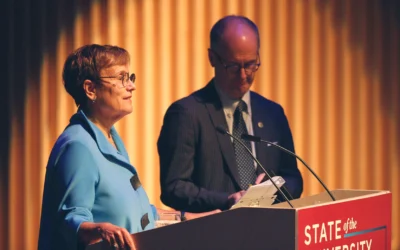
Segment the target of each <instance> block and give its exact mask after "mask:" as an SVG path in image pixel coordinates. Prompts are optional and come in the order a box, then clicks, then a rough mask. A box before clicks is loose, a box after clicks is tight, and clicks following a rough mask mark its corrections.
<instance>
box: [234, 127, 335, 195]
mask: <svg viewBox="0 0 400 250" xmlns="http://www.w3.org/2000/svg"><path fill="white" fill-rule="evenodd" d="M241 137H242V139H243V140H245V141H254V142H263V143H267V144H268V145H270V146H274V147H277V148H279V149H280V150H282V151H283V152H285V153H288V154H290V155H292V156H294V157H296V158H297V159H299V160H300V161H301V162H302V163H303V164H304V166H306V168H307V169H308V170H309V171H310V172H311V173H312V174H313V175H314V177H315V178H317V180H318V181H319V183H321V185H322V186H323V187H324V189H325V190H326V192H328V194H329V196H330V197H331V198H332V200H333V201H335V200H336V199H335V197H333V195H332V193H331V191H329V189H328V188H327V187H326V186H325V184H324V183H323V182H322V180H321V179H320V178H319V177H318V176H317V174H316V173H315V172H314V171H313V170H312V169H311V168H310V167H309V166H308V165H307V163H305V161H303V159H301V158H300V157H299V156H297V155H296V154H295V153H293V152H292V151H290V150H288V149H286V148H284V147H282V146H279V145H278V144H276V143H272V142H269V141H266V140H262V139H261V138H260V137H258V136H253V135H248V134H242V136H241Z"/></svg>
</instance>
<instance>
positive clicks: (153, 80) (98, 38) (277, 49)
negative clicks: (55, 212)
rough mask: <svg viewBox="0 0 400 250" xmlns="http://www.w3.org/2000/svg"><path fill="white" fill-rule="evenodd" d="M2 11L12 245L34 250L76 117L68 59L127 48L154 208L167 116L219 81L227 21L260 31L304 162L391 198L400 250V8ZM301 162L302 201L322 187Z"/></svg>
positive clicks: (357, 0)
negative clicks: (65, 79) (217, 59)
mask: <svg viewBox="0 0 400 250" xmlns="http://www.w3.org/2000/svg"><path fill="white" fill-rule="evenodd" d="M3 4H4V5H5V6H4V9H3V10H5V18H6V22H5V24H6V25H5V32H2V34H3V43H4V42H5V43H6V50H4V51H3V52H4V53H5V58H4V57H3V60H2V61H3V62H2V64H1V65H4V67H2V70H3V71H4V72H5V73H4V74H2V84H3V85H2V86H3V87H2V89H3V91H1V94H0V95H1V104H4V106H5V107H6V108H3V110H2V112H3V115H2V117H3V122H2V125H1V133H2V134H1V138H2V139H1V158H0V161H1V176H0V180H1V186H0V188H1V189H0V201H1V205H0V212H1V214H0V248H1V249H26V250H30V249H36V245H37V238H38V232H39V221H40V209H41V199H42V192H43V182H44V176H45V167H46V163H47V159H48V156H49V153H50V150H51V148H52V146H53V144H54V142H55V140H56V139H57V136H58V135H59V134H60V133H61V132H62V131H63V129H64V128H65V126H66V125H67V124H68V121H69V118H70V116H71V115H72V114H73V113H74V112H75V111H76V107H75V104H74V102H73V100H72V98H71V97H69V96H68V94H67V93H66V91H65V90H64V87H63V84H62V79H61V72H62V66H63V63H64V60H65V59H66V57H67V55H68V54H69V53H70V52H71V51H73V50H74V49H76V48H78V47H79V46H81V45H84V44H88V43H99V44H113V45H118V46H121V47H124V48H126V49H127V50H128V51H129V52H130V54H131V72H135V73H136V75H137V84H136V85H137V90H136V91H135V92H134V94H133V107H134V108H133V113H132V114H131V115H128V116H127V117H125V118H124V119H123V120H121V121H120V122H119V123H118V124H117V125H116V128H117V130H118V131H119V133H120V135H121V136H122V138H123V140H124V142H125V145H126V147H127V149H128V153H129V155H130V157H131V161H132V163H133V164H134V166H135V167H136V168H137V169H138V172H139V174H140V177H141V180H142V183H143V184H144V186H145V189H146V191H147V193H148V195H149V197H150V200H151V202H152V203H154V204H155V205H157V206H162V204H161V202H160V200H159V196H160V186H159V164H158V155H157V150H156V141H157V138H158V135H159V132H160V128H161V125H162V119H163V115H164V112H165V111H166V109H167V108H168V106H169V104H171V103H172V102H173V101H175V100H177V99H178V98H181V97H184V96H186V95H188V94H189V93H191V92H193V91H194V90H196V89H199V88H201V87H203V86H204V85H205V84H206V83H207V82H208V81H209V80H210V79H211V77H212V75H213V69H212V68H211V66H210V64H209V62H208V58H207V48H208V46H209V31H210V29H211V27H212V25H213V24H214V23H215V22H216V21H217V20H218V19H219V18H221V17H222V16H224V15H227V14H242V15H246V16H248V17H249V18H251V19H252V20H253V21H254V22H255V23H256V24H258V26H259V29H260V35H261V50H260V56H261V60H262V65H261V68H260V70H259V71H258V72H257V75H256V81H255V83H254V85H253V87H252V88H253V90H255V91H258V92H259V93H261V94H262V95H264V96H265V97H267V98H270V99H272V100H274V101H276V102H279V103H280V104H282V106H283V107H284V109H285V111H286V114H287V116H288V119H289V122H290V125H291V128H292V132H293V136H294V140H295V146H296V151H297V153H298V154H299V155H300V156H302V158H303V159H304V160H305V161H306V162H308V163H309V164H310V165H311V167H313V168H314V170H315V172H317V173H318V174H319V175H320V177H321V178H322V179H323V180H324V181H325V182H326V184H327V186H328V187H330V188H331V189H378V190H390V191H391V192H392V193H393V201H392V202H393V214H392V218H393V220H392V222H393V232H392V246H393V247H392V248H393V249H400V237H399V234H400V217H399V216H400V212H399V211H400V207H399V201H400V200H399V196H400V184H399V177H400V171H399V168H400V159H399V147H400V132H399V131H398V128H399V127H400V120H399V114H400V102H399V98H400V87H399V79H400V78H399V73H398V72H399V69H400V67H399V61H400V58H399V55H400V53H399V26H400V20H399V19H400V17H399V1H396V0H393V1H390V0H386V1H379V0H365V1H363V0H331V1H329V0H243V1H239V0H204V1H203V0H125V1H112V0H109V1H107V0H102V1H97V0H92V1H89V0H88V1H78V0H73V1H71V0H58V1H51V0H36V1H34V0H14V1H13V0H5V1H3ZM4 53H3V54H4ZM2 106H3V105H2ZM4 106H3V107H4ZM4 117H5V119H4ZM299 166H300V170H301V172H302V174H303V176H304V180H305V188H304V194H303V196H307V195H311V194H316V193H319V192H322V191H323V190H322V188H321V186H320V185H319V184H318V182H317V181H316V180H315V179H314V178H313V177H312V176H311V174H310V173H308V171H306V169H305V168H303V166H301V164H300V163H299Z"/></svg>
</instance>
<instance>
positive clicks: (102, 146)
mask: <svg viewBox="0 0 400 250" xmlns="http://www.w3.org/2000/svg"><path fill="white" fill-rule="evenodd" d="M74 123H79V124H81V125H82V126H83V127H84V128H85V129H86V130H87V131H88V132H89V133H90V134H91V135H92V137H93V139H94V140H95V142H96V144H97V146H98V147H99V150H100V152H101V153H102V154H103V155H104V156H105V157H106V158H108V159H109V160H110V161H114V162H117V163H118V164H120V165H121V166H123V167H125V168H126V169H128V170H129V171H131V172H132V173H133V174H137V172H136V169H135V168H134V167H133V166H132V165H131V164H130V162H129V157H128V154H127V152H126V150H125V147H124V145H123V143H122V140H121V138H120V137H119V136H118V133H117V132H116V130H115V128H114V127H112V128H111V135H112V136H113V139H114V142H115V144H116V145H117V148H118V150H117V149H116V148H114V147H113V146H112V145H111V144H110V143H109V142H108V141H107V139H106V137H105V136H104V135H103V133H102V132H101V131H100V130H99V129H98V128H97V127H96V126H95V125H94V124H93V123H91V122H90V121H89V119H88V118H87V117H86V115H85V114H84V112H83V111H82V110H80V111H78V113H77V114H75V115H74V116H73V117H72V118H71V121H70V124H74Z"/></svg>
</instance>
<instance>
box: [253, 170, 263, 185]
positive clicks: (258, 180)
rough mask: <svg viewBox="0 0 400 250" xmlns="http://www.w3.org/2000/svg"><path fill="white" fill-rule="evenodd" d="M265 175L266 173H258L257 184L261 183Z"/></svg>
mask: <svg viewBox="0 0 400 250" xmlns="http://www.w3.org/2000/svg"><path fill="white" fill-rule="evenodd" d="M264 177H265V173H262V174H260V175H258V176H257V179H256V182H255V184H256V185H257V184H260V183H261V181H262V180H263V179H264Z"/></svg>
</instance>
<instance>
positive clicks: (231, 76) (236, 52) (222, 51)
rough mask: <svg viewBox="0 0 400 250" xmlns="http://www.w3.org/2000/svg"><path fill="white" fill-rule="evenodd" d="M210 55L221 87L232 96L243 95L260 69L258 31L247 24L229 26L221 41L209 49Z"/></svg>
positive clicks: (235, 97)
mask: <svg viewBox="0 0 400 250" xmlns="http://www.w3.org/2000/svg"><path fill="white" fill-rule="evenodd" d="M209 58H210V62H211V65H212V66H213V67H214V68H215V82H216V84H217V85H218V86H219V88H220V89H221V90H222V91H223V92H224V93H225V94H227V95H228V96H229V97H230V98H232V99H240V98H242V97H243V95H244V94H245V93H246V92H247V91H248V90H249V89H250V87H251V84H252V83H253V80H254V77H255V71H256V70H257V69H258V63H259V56H258V44H257V37H256V34H255V33H254V31H253V30H252V29H251V28H249V27H247V26H245V25H237V26H235V27H233V28H229V27H228V28H227V30H226V31H225V32H224V35H223V40H222V41H221V42H220V44H219V45H218V46H216V48H214V49H209Z"/></svg>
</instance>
